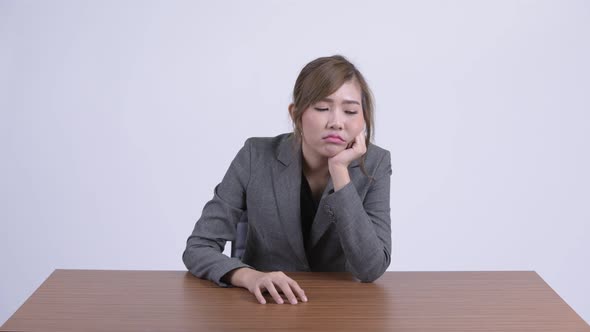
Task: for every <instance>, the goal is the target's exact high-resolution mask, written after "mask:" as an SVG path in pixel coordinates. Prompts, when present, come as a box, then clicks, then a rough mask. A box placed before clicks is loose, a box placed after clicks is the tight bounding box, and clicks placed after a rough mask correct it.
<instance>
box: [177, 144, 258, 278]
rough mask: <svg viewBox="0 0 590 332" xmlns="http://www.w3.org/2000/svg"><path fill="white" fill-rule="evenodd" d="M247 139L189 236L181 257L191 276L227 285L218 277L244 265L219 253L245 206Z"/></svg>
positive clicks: (248, 163)
mask: <svg viewBox="0 0 590 332" xmlns="http://www.w3.org/2000/svg"><path fill="white" fill-rule="evenodd" d="M250 145H251V143H250V140H249V139H248V140H246V142H245V143H244V146H243V147H242V148H241V149H240V151H239V152H238V154H237V155H236V157H235V158H234V160H233V161H232V163H231V164H230V166H229V169H228V170H227V172H226V174H225V176H224V177H223V180H222V181H221V183H219V184H218V185H217V186H216V187H215V190H214V195H213V199H211V200H210V201H209V202H207V204H205V207H204V208H203V213H202V215H201V218H199V220H198V221H197V223H196V225H195V227H194V230H193V232H192V234H191V236H189V238H188V240H187V243H186V249H185V251H184V253H183V255H182V259H183V261H184V264H185V265H186V267H187V269H188V270H189V271H190V272H191V273H192V274H193V275H195V276H197V277H199V278H203V279H208V280H211V281H213V282H215V283H217V284H218V285H220V286H228V285H227V283H226V282H224V281H222V280H221V279H222V277H223V276H224V275H225V274H226V273H228V272H229V271H232V270H235V269H237V268H240V267H248V265H246V264H244V263H242V262H241V261H240V260H239V259H236V258H229V257H227V256H225V255H224V254H223V249H224V247H225V243H226V241H233V240H234V239H235V235H236V225H237V222H238V221H239V220H240V217H241V216H242V213H244V210H245V209H246V188H247V187H248V181H249V180H250Z"/></svg>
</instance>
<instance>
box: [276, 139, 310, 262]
mask: <svg viewBox="0 0 590 332" xmlns="http://www.w3.org/2000/svg"><path fill="white" fill-rule="evenodd" d="M277 152H278V153H277V159H278V162H276V163H274V165H273V167H272V173H273V174H272V178H273V188H274V194H275V197H276V200H277V207H278V213H279V219H280V220H281V223H282V226H283V230H284V232H285V234H286V235H287V239H288V241H289V244H290V246H291V248H292V249H293V251H294V252H295V254H296V255H297V258H299V260H300V261H301V262H302V263H303V264H304V266H307V265H308V263H307V258H306V255H305V248H304V246H303V234H302V231H301V209H300V204H301V203H300V193H301V172H302V168H301V157H300V156H301V147H296V148H294V145H293V135H289V136H288V137H287V138H286V139H284V140H282V141H281V143H280V144H279V147H278V151H277Z"/></svg>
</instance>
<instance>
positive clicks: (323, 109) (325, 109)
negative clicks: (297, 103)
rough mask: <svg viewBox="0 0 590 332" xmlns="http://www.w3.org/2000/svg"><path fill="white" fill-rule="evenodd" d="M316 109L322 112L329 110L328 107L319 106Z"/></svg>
mask: <svg viewBox="0 0 590 332" xmlns="http://www.w3.org/2000/svg"><path fill="white" fill-rule="evenodd" d="M315 109H316V110H317V111H320V112H323V111H327V110H328V109H327V108H319V107H316V108H315Z"/></svg>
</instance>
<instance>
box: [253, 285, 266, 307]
mask: <svg viewBox="0 0 590 332" xmlns="http://www.w3.org/2000/svg"><path fill="white" fill-rule="evenodd" d="M254 296H256V299H257V300H258V302H260V304H266V299H265V298H264V296H263V295H262V292H261V291H260V288H258V287H256V289H255V290H254Z"/></svg>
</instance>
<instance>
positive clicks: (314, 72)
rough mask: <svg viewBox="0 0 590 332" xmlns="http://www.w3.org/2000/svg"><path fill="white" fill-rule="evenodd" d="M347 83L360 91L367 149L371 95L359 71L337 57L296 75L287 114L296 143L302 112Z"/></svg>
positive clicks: (318, 61)
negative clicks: (356, 84)
mask: <svg viewBox="0 0 590 332" xmlns="http://www.w3.org/2000/svg"><path fill="white" fill-rule="evenodd" d="M349 81H356V82H357V83H358V85H359V86H360V88H361V99H362V100H361V106H362V108H363V117H364V119H365V126H366V133H365V142H366V144H367V148H368V147H369V145H370V144H371V143H372V138H373V124H374V119H373V94H372V93H371V90H370V89H369V85H368V84H367V82H366V81H365V78H364V77H363V75H362V74H361V72H360V71H358V69H356V67H355V66H354V65H353V64H352V63H351V62H350V61H348V60H347V59H346V58H345V57H343V56H341V55H333V56H330V57H321V58H317V59H315V60H313V61H311V62H310V63H308V64H307V65H305V67H303V69H302V70H301V72H300V73H299V76H298V77H297V80H296V81H295V87H294V89H293V104H294V109H293V111H292V112H293V113H292V115H291V116H292V120H293V135H294V137H295V140H294V141H295V143H296V144H300V143H301V131H302V125H301V118H302V116H303V113H304V112H305V110H306V109H307V108H309V107H310V106H311V105H313V104H315V103H317V102H319V101H321V100H322V99H324V98H326V97H328V96H329V95H331V94H332V93H334V92H336V90H338V89H339V88H340V87H341V86H342V84H344V83H346V82H349ZM365 157H366V154H364V155H363V156H362V158H361V161H360V163H361V169H362V171H363V173H365V175H367V173H366V171H365Z"/></svg>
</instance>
